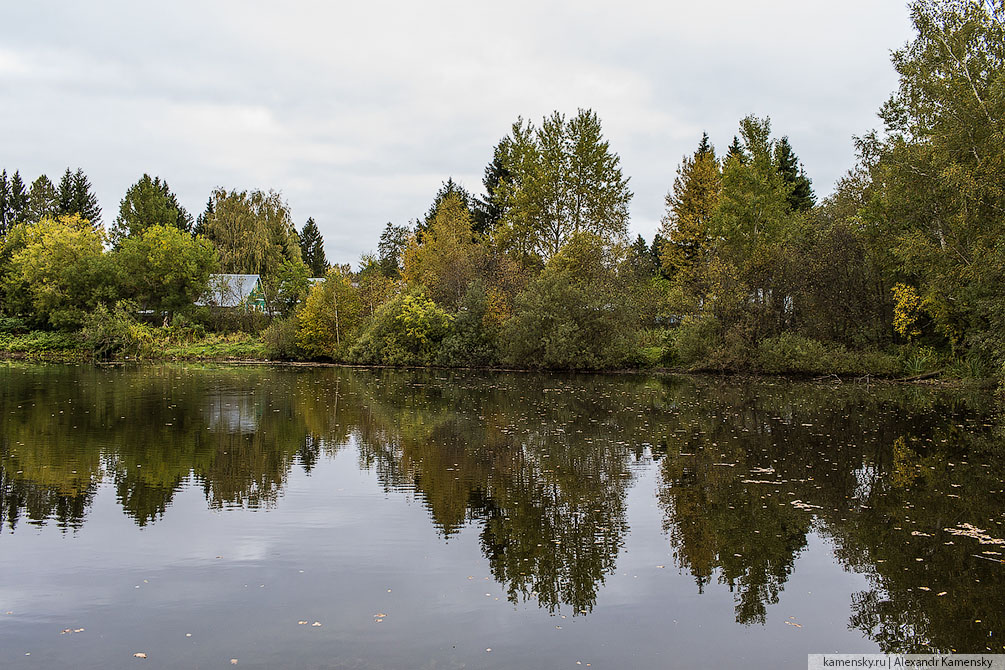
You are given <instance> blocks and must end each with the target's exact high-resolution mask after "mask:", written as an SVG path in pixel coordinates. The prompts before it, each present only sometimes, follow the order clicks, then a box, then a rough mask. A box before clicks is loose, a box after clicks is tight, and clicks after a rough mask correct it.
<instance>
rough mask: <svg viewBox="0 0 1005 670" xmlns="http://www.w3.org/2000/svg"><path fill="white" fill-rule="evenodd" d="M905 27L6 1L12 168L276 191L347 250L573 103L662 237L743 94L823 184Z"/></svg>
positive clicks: (632, 15) (879, 94) (879, 10)
mask: <svg viewBox="0 0 1005 670" xmlns="http://www.w3.org/2000/svg"><path fill="white" fill-rule="evenodd" d="M911 34H912V32H911V28H910V22H909V20H908V14H907V9H906V6H905V4H904V3H903V2H901V1H900V0H844V1H843V2H834V1H833V0H829V1H828V2H820V1H817V0H777V1H773V2H751V1H750V0H705V1H704V2H698V1H696V0H689V1H687V2H683V1H681V0H663V1H662V2H636V1H635V0H627V1H624V0H623V1H621V2H612V1H610V0H608V1H606V2H595V1H593V0H578V1H577V2H575V3H573V2H568V3H558V2H542V1H540V0H538V1H535V2H523V1H522V0H521V1H518V2H506V1H503V2H499V1H498V0H497V1H494V2H491V3H480V2H464V3H462V2H439V1H428V0H427V1H425V2H372V1H371V2H353V3H347V2H320V1H319V2H293V1H289V0H287V1H285V2H281V3H280V2H249V1H244V0H242V1H240V2H238V1H236V0H235V1H233V2H213V1H207V0H200V1H198V2H194V1H189V0H173V1H172V2H164V3H148V2H136V0H129V1H128V2H117V1H105V2H99V3H94V2H86V3H85V2H70V1H66V2H18V3H3V7H2V8H0V168H6V169H7V170H8V172H13V171H14V170H20V171H21V174H22V176H23V177H25V180H26V181H27V182H30V181H31V180H33V179H35V178H36V177H37V176H38V175H39V174H42V173H44V174H47V175H48V176H49V177H50V179H52V180H53V181H56V180H58V178H59V176H60V175H61V174H62V172H63V171H64V170H65V169H66V167H68V166H69V167H72V168H74V169H75V168H77V167H81V168H83V169H84V172H86V173H87V175H88V177H89V178H90V180H91V183H92V184H93V185H94V188H95V192H96V193H97V195H98V198H99V200H100V203H101V206H102V209H103V218H104V221H105V225H106V226H110V225H111V223H112V221H113V220H114V218H115V215H116V213H117V211H118V203H119V200H120V199H121V198H122V196H123V194H124V193H125V191H126V189H127V188H128V187H129V185H130V184H132V183H133V182H135V181H136V180H137V179H138V178H139V177H140V175H142V174H143V173H144V172H147V173H149V174H151V176H153V175H159V176H160V177H162V178H164V179H166V180H167V181H168V183H169V184H170V186H171V188H172V190H174V191H175V193H177V195H178V197H179V199H180V200H181V202H182V203H183V204H184V205H185V206H186V207H187V208H188V209H189V211H190V212H191V213H192V214H193V215H196V214H198V213H199V212H200V211H202V209H203V207H204V206H205V202H206V199H207V197H208V196H209V192H210V190H211V189H212V188H214V187H217V186H222V187H225V188H238V189H253V188H261V189H270V188H271V189H276V190H279V191H281V192H282V193H283V196H284V197H285V198H286V200H287V201H288V203H289V205H290V207H291V210H292V212H293V216H294V220H295V221H296V224H297V226H298V228H299V227H302V226H303V224H304V222H305V221H306V220H307V217H308V216H313V217H314V219H315V220H316V221H317V223H318V225H319V226H320V227H321V231H322V233H323V234H324V236H325V241H326V250H327V255H328V259H329V261H332V262H339V263H345V262H352V263H353V265H354V266H355V265H356V263H357V261H358V259H359V256H360V254H361V253H363V252H366V251H369V250H372V249H375V247H376V244H377V238H378V236H379V234H380V231H381V229H382V228H383V226H384V224H385V223H386V222H387V221H392V222H394V223H396V224H404V223H407V222H408V221H409V220H410V219H413V218H415V217H418V216H421V215H422V214H423V213H424V212H425V210H426V209H427V208H428V207H429V205H430V203H431V201H432V199H433V196H434V194H435V192H436V190H437V188H438V187H439V185H440V183H441V182H442V181H444V180H446V179H447V178H448V177H451V176H452V177H453V178H454V179H455V180H457V181H459V182H460V183H461V184H463V185H464V186H466V187H467V188H468V189H469V190H471V191H473V192H479V193H480V192H481V188H482V185H481V176H482V172H483V170H484V167H485V165H486V164H487V163H488V161H489V160H490V158H491V156H492V148H493V147H494V146H495V144H496V143H497V142H498V140H499V139H500V138H501V137H502V136H503V135H505V134H506V133H507V132H508V131H509V127H510V125H511V124H512V123H513V121H515V120H516V118H517V116H521V115H522V116H523V117H525V118H529V119H531V120H533V121H535V122H539V121H540V119H541V117H543V116H544V115H546V114H549V113H550V112H551V111H553V110H558V111H561V112H563V113H566V114H568V115H572V114H575V112H576V110H577V108H580V107H582V108H591V109H593V110H594V111H596V112H597V114H598V115H599V116H600V119H601V121H602V123H603V128H604V134H605V136H606V137H607V139H608V140H609V141H610V143H611V148H612V149H613V150H614V151H615V152H617V153H618V154H619V155H620V156H621V161H622V169H623V171H624V173H625V174H626V175H627V176H629V177H631V182H630V186H631V188H632V190H633V191H634V193H635V197H634V199H633V201H632V207H631V211H632V223H631V231H632V234H633V236H634V235H635V234H636V233H641V234H642V235H644V236H645V237H646V238H647V239H648V240H651V238H652V236H653V233H655V231H656V230H657V227H658V225H659V219H660V217H661V216H662V215H663V209H664V204H663V197H664V195H665V193H666V192H667V190H668V189H669V187H670V186H671V184H672V183H673V178H674V175H675V171H676V168H677V165H678V163H679V162H680V159H681V157H682V156H683V155H684V154H686V153H690V152H692V151H693V150H694V148H695V147H696V146H697V144H698V141H699V139H700V137H701V133H702V131H703V130H705V131H707V132H708V133H709V135H710V136H711V138H712V141H713V143H714V144H715V146H716V148H717V149H719V150H720V152H721V151H723V150H724V149H725V147H726V146H727V145H728V144H729V142H730V141H731V140H732V137H733V135H734V134H735V133H736V129H737V124H738V122H739V120H740V119H741V118H742V117H744V116H746V115H748V114H756V115H758V116H770V117H771V121H772V127H773V131H774V134H775V135H776V136H779V137H780V136H782V135H788V136H789V139H790V141H791V143H792V146H793V148H794V149H795V151H796V153H797V154H798V155H799V157H800V159H801V160H802V162H803V163H804V164H805V167H806V170H807V173H808V174H809V176H810V177H811V178H812V179H813V183H814V187H815V189H816V191H817V193H818V194H819V195H826V194H827V193H829V192H830V191H831V189H832V187H833V183H834V181H835V180H836V179H837V178H838V177H839V176H840V175H841V174H842V173H843V172H844V171H845V170H847V169H848V168H849V167H851V165H852V164H853V161H854V152H853V147H852V141H851V137H852V135H856V134H861V133H863V132H865V131H867V130H869V129H871V128H875V127H878V125H879V120H878V119H877V117H876V112H877V111H878V109H879V106H880V105H881V104H882V103H883V101H884V100H885V99H886V98H887V97H888V96H889V95H890V93H891V92H892V91H893V89H894V87H895V86H896V81H897V80H896V76H895V73H894V72H893V69H892V67H891V65H890V58H889V54H890V50H891V49H894V48H897V47H899V46H901V45H902V44H903V43H904V42H905V41H907V40H908V39H909V38H910V37H911Z"/></svg>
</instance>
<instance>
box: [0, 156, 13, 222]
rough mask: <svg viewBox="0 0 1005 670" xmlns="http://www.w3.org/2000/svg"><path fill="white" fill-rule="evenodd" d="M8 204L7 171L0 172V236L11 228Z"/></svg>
mask: <svg viewBox="0 0 1005 670" xmlns="http://www.w3.org/2000/svg"><path fill="white" fill-rule="evenodd" d="M9 202H10V184H9V183H8V182H7V170H4V171H3V172H0V235H6V234H7V231H8V230H10V228H11V225H12V224H11V217H10V214H9V213H8V207H9Z"/></svg>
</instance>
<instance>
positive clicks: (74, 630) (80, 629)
mask: <svg viewBox="0 0 1005 670" xmlns="http://www.w3.org/2000/svg"><path fill="white" fill-rule="evenodd" d="M73 632H74V633H83V632H84V629H83V628H74V629H73Z"/></svg>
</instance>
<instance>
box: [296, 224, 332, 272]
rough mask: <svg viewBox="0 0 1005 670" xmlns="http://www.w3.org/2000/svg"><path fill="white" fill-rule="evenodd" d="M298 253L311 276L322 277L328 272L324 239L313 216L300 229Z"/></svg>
mask: <svg viewBox="0 0 1005 670" xmlns="http://www.w3.org/2000/svg"><path fill="white" fill-rule="evenodd" d="M300 255H301V257H302V258H303V261H304V263H305V264H306V265H307V267H309V268H310V270H311V276H312V277H324V276H325V275H326V274H327V273H328V259H327V258H325V241H324V238H323V237H322V236H321V231H320V230H319V229H318V224H316V223H314V218H313V217H311V218H309V219H307V223H305V224H304V227H303V229H302V230H301V231H300Z"/></svg>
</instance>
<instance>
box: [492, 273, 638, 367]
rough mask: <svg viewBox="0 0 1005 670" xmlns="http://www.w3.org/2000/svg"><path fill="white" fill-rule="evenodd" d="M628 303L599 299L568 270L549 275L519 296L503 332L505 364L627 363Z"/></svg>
mask: <svg viewBox="0 0 1005 670" xmlns="http://www.w3.org/2000/svg"><path fill="white" fill-rule="evenodd" d="M627 316H628V315H627V314H625V313H624V305H623V303H622V304H618V303H610V302H606V301H602V300H597V299H596V297H595V296H593V295H591V293H590V292H589V290H588V289H587V287H586V286H584V285H583V284H580V283H579V282H577V281H576V280H575V279H574V278H573V277H571V276H569V275H568V274H566V273H563V272H554V273H545V274H544V275H542V276H541V277H539V278H537V279H535V280H534V281H533V282H531V284H530V286H528V287H527V289H526V290H525V291H523V292H522V293H520V294H519V295H518V296H517V298H516V305H515V313H514V314H513V317H512V318H511V319H509V320H508V321H507V322H506V324H505V326H504V330H503V341H504V343H505V345H504V346H505V352H506V354H505V361H506V362H507V363H509V364H511V365H518V366H521V367H529V368H573V369H600V368H605V367H612V366H616V365H619V364H621V363H623V362H624V361H625V359H626V357H627V356H628V355H629V350H630V343H629V341H628V337H627V333H626V332H625V322H626V321H627Z"/></svg>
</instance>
